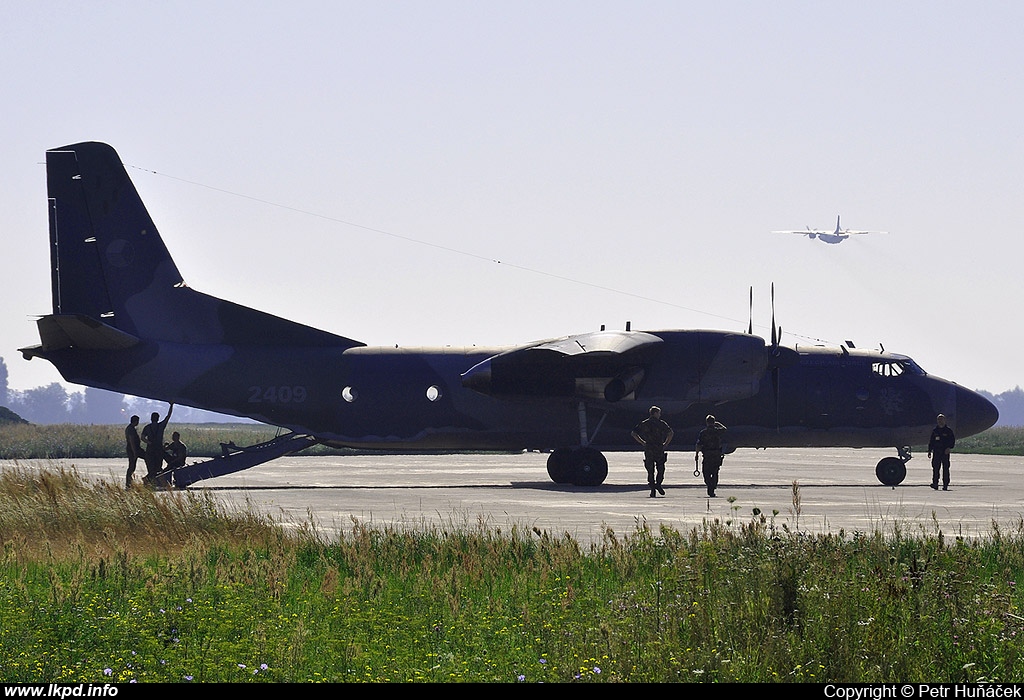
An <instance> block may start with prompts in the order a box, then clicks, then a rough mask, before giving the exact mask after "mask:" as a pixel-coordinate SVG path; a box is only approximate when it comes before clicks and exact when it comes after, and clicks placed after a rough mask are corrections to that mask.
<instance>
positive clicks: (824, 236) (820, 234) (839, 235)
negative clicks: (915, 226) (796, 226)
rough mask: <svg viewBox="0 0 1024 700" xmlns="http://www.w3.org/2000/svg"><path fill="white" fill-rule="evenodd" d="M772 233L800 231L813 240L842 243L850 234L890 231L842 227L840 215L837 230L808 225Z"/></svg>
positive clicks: (858, 234) (837, 220) (860, 234)
mask: <svg viewBox="0 0 1024 700" xmlns="http://www.w3.org/2000/svg"><path fill="white" fill-rule="evenodd" d="M772 233H798V234H800V235H801V236H807V237H808V238H810V239H811V240H814V239H815V238H817V239H818V240H820V241H822V242H824V243H842V242H843V241H845V240H846V239H847V238H849V237H850V236H862V235H864V234H866V233H888V231H851V230H850V229H848V228H845V229H844V228H840V226H839V217H838V216H837V217H836V230H835V231H821V230H819V229H813V228H811V227H810V226H808V227H807V230H806V231H772Z"/></svg>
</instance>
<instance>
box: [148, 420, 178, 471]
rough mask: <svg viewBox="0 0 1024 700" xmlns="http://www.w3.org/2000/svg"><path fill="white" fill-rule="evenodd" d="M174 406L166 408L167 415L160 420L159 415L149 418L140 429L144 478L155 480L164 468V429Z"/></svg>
mask: <svg viewBox="0 0 1024 700" xmlns="http://www.w3.org/2000/svg"><path fill="white" fill-rule="evenodd" d="M173 411H174V404H173V403H172V404H170V405H168V407H167V415H166V416H165V417H164V419H163V420H160V414H159V413H155V412H154V413H153V415H152V416H150V422H149V424H148V425H147V426H146V427H145V428H143V429H142V439H143V440H144V441H145V443H146V472H147V473H146V478H147V479H151V478H155V477H156V475H157V474H159V473H160V470H161V469H163V466H164V429H165V428H166V427H167V421H169V420H170V419H171V413H172V412H173Z"/></svg>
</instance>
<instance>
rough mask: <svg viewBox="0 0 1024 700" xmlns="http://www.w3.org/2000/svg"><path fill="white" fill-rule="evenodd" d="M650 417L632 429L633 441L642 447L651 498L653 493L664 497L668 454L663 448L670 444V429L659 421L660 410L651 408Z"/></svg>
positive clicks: (655, 407)
mask: <svg viewBox="0 0 1024 700" xmlns="http://www.w3.org/2000/svg"><path fill="white" fill-rule="evenodd" d="M648 413H649V414H650V415H649V416H648V417H647V418H646V419H645V420H642V421H640V423H639V424H637V426H636V427H635V428H633V439H634V440H636V441H637V442H639V443H640V444H641V445H643V446H644V467H646V468H647V485H648V486H650V487H651V498H654V497H655V492H657V493H660V494H661V495H662V496H664V495H665V489H664V488H663V487H662V485H661V484H662V481H664V480H665V462H666V460H668V454H667V453H666V452H665V448H666V447H667V446H668V444H669V443H670V442H672V435H673V432H672V428H670V427H669V426H668V423H666V422H665V421H663V420H662V419H661V409H660V408H658V407H657V406H651V408H650V411H649V412H648Z"/></svg>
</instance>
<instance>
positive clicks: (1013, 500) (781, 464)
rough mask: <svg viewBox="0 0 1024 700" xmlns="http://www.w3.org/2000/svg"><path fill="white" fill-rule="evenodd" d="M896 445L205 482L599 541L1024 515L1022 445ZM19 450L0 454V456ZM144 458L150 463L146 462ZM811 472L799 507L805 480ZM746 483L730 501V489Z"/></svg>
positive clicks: (974, 526)
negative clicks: (891, 464) (560, 475)
mask: <svg viewBox="0 0 1024 700" xmlns="http://www.w3.org/2000/svg"><path fill="white" fill-rule="evenodd" d="M894 453H895V451H894V450H876V449H860V450H857V449H790V448H778V449H771V450H739V451H737V452H735V453H734V454H732V455H728V456H727V457H726V461H725V465H724V466H723V468H722V485H721V486H719V489H718V497H717V498H714V499H709V498H707V497H706V495H705V491H704V484H703V480H702V479H700V478H695V477H694V476H693V466H694V463H693V454H692V453H686V452H673V453H670V455H669V462H668V470H667V476H666V484H665V490H666V495H665V496H664V497H661V496H659V497H658V498H653V499H652V498H650V497H649V493H650V492H649V490H648V489H647V487H646V472H645V471H644V469H643V466H642V457H641V455H640V454H639V453H609V454H608V455H607V456H608V461H609V475H608V480H607V481H606V482H605V484H604V485H603V486H601V487H598V488H593V489H591V488H578V487H574V486H560V485H556V484H553V483H551V482H550V481H549V480H548V478H547V472H546V469H545V460H546V455H543V454H536V453H527V454H512V455H441V456H424V455H373V456H353V457H287V458H282V459H279V460H275V461H274V462H270V463H269V464H266V465H262V466H260V467H256V468H254V469H250V470H248V471H245V472H241V473H238V474H233V475H229V476H224V477H220V478H217V479H212V480H210V481H207V482H200V483H199V484H197V485H195V486H193V487H192V488H193V489H196V488H208V489H210V491H211V492H212V493H213V494H214V495H215V496H216V497H217V498H219V499H221V500H223V501H224V502H227V503H232V504H236V505H238V506H239V507H246V505H247V503H251V504H252V505H253V506H254V507H256V508H258V509H260V510H261V511H264V512H267V513H270V514H271V515H273V516H274V517H275V518H277V519H280V520H281V521H282V522H284V523H285V524H297V523H301V522H305V521H307V520H308V519H309V514H310V513H312V514H313V517H314V518H315V519H316V521H317V524H318V526H319V527H321V528H322V529H323V530H325V531H332V530H337V529H341V530H346V531H347V530H351V528H352V525H353V519H355V520H358V521H359V522H361V523H364V524H368V525H375V526H396V527H407V528H423V527H438V528H442V529H445V530H451V529H455V528H467V527H469V528H472V527H477V526H479V525H480V524H485V525H487V526H489V527H491V528H501V529H502V530H503V531H508V529H509V528H510V527H512V526H517V527H520V528H526V529H531V528H534V527H535V528H537V529H539V530H541V531H547V532H549V533H550V534H551V535H559V536H560V535H563V534H565V533H568V534H570V535H572V536H573V537H574V538H576V539H577V540H579V541H580V542H581V543H586V544H589V543H592V542H598V541H600V540H601V538H602V537H603V535H604V532H605V529H606V527H607V528H611V529H612V530H613V531H614V532H615V534H616V535H617V536H622V535H624V534H628V533H631V532H633V531H634V530H635V529H636V528H637V526H638V525H639V524H643V523H646V524H647V526H648V527H650V528H651V529H652V530H654V531H657V529H658V528H659V527H660V526H661V525H667V526H670V527H673V528H676V529H679V530H682V531H689V529H690V528H692V527H694V526H699V525H700V524H701V523H702V522H703V521H704V520H708V521H713V520H715V519H718V520H721V521H723V522H725V521H728V520H731V521H732V522H733V527H738V524H739V523H741V522H749V521H750V519H751V518H752V517H754V516H753V514H752V509H753V508H759V509H760V510H761V512H762V513H763V514H764V515H765V516H766V517H768V518H771V517H772V511H773V510H775V511H778V514H777V515H776V516H774V518H775V523H776V525H777V526H778V527H781V526H782V525H783V524H785V525H786V526H788V527H789V528H791V529H796V528H797V527H798V528H799V529H800V530H802V531H805V532H838V531H839V530H840V529H844V530H845V531H846V533H847V534H850V533H853V532H855V531H862V532H873V531H874V530H876V529H881V530H882V531H883V532H886V533H891V532H892V531H893V528H894V527H896V526H899V527H900V528H901V530H902V531H903V532H906V533H919V532H922V531H923V532H929V533H934V532H935V530H936V527H938V528H940V529H941V530H942V532H943V534H944V535H945V536H946V537H953V536H957V535H963V536H970V537H974V536H979V535H981V536H984V535H988V534H991V533H992V523H993V521H995V522H998V523H999V526H1000V527H1001V528H1012V529H1014V530H1016V529H1017V527H1018V526H1021V523H1022V522H1024V520H1022V519H1024V480H1022V478H1021V477H1022V475H1024V458H1020V457H1000V456H986V455H963V454H955V455H954V456H953V469H952V478H953V483H952V485H951V487H950V491H948V492H943V491H937V492H936V491H933V490H932V489H931V488H929V486H928V484H929V483H930V481H931V465H930V463H929V461H928V459H927V457H926V455H924V454H920V455H917V456H916V457H915V458H914V459H913V460H911V462H910V463H909V464H908V465H907V472H908V473H907V479H906V481H904V482H903V484H901V485H900V486H899V487H897V488H896V489H892V488H889V487H886V486H882V485H881V484H879V483H878V481H877V480H876V479H875V474H874V470H875V464H876V463H877V462H878V460H879V459H881V458H882V457H887V456H891V455H893V454H894ZM124 461H125V460H113V459H102V460H97V459H91V460H90V459H87V460H57V461H39V462H31V461H30V462H21V464H23V465H24V464H42V465H50V466H56V465H61V466H65V467H67V466H71V465H72V464H73V465H74V466H75V467H76V469H78V470H79V472H80V473H82V474H83V475H86V476H89V477H91V478H103V479H108V478H109V479H112V480H114V481H115V482H116V483H120V482H121V481H122V480H123V479H124ZM5 464H7V465H9V464H11V463H9V462H8V463H4V462H0V466H3V465H5ZM142 470H143V471H144V468H142ZM794 480H795V481H797V482H798V483H799V486H800V499H801V503H800V514H799V521H798V519H797V514H796V512H795V508H794V505H793V488H792V484H793V481H794ZM730 496H733V497H735V499H736V500H735V501H734V502H732V503H730V502H729V500H728V499H729V497H730Z"/></svg>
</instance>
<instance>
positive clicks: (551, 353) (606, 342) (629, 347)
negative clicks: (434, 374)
mask: <svg viewBox="0 0 1024 700" xmlns="http://www.w3.org/2000/svg"><path fill="white" fill-rule="evenodd" d="M663 342H664V341H663V340H662V339H661V338H659V337H658V336H656V335H652V334H650V333H644V332H642V331H597V332H594V333H583V334H580V335H571V336H568V337H565V338H558V339H554V340H545V341H541V342H539V343H533V344H530V345H524V346H521V347H517V348H513V349H512V350H508V351H506V352H503V353H500V354H498V355H495V356H493V357H490V358H488V359H486V360H484V361H483V362H481V363H479V364H477V365H475V366H473V367H472V368H470V369H469V370H468V371H467V372H465V373H464V374H463V375H462V384H463V386H465V387H467V388H469V389H473V390H474V391H478V392H480V393H482V394H487V395H489V396H508V397H512V396H573V395H577V394H579V393H580V391H581V387H583V386H584V385H586V386H587V387H590V388H587V389H585V393H588V394H589V393H592V392H593V391H595V389H594V388H593V387H596V386H598V385H600V388H601V392H602V393H603V395H604V396H605V398H606V399H607V400H609V401H618V400H619V399H621V398H622V397H623V396H625V395H626V394H628V393H630V392H631V391H633V389H635V388H636V386H637V385H638V384H639V383H640V380H641V379H643V369H642V368H641V364H642V363H643V362H645V361H646V360H647V359H648V358H649V357H650V356H651V355H652V354H653V353H656V352H657V351H658V350H659V349H660V347H661V345H662V344H663ZM594 380H597V381H594Z"/></svg>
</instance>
